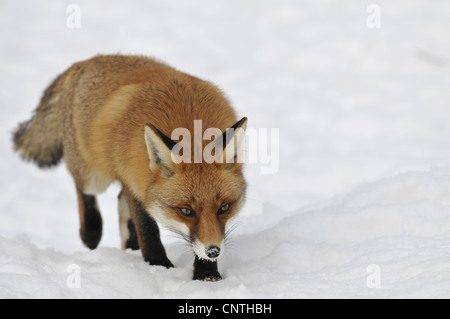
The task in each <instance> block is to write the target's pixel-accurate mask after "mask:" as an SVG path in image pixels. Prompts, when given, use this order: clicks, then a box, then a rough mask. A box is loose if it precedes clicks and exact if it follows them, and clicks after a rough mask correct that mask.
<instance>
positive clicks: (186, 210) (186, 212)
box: [178, 207, 195, 217]
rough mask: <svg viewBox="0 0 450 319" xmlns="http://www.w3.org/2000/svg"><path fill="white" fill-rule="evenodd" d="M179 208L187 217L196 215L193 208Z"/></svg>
mask: <svg viewBox="0 0 450 319" xmlns="http://www.w3.org/2000/svg"><path fill="white" fill-rule="evenodd" d="M178 210H179V211H180V213H181V214H182V215H183V216H186V217H195V212H194V211H193V210H192V209H189V208H185V207H180V208H178Z"/></svg>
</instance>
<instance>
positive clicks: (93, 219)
mask: <svg viewBox="0 0 450 319" xmlns="http://www.w3.org/2000/svg"><path fill="white" fill-rule="evenodd" d="M195 120H201V121H202V127H203V128H202V130H203V131H204V130H205V129H207V128H218V129H220V132H223V137H225V133H227V134H226V138H223V139H222V140H220V141H223V142H222V143H220V144H217V145H220V147H217V148H216V150H215V152H216V154H215V155H216V156H217V154H219V155H220V154H222V156H223V157H225V156H226V155H225V154H227V153H229V152H230V153H231V154H233V152H235V151H236V149H237V148H238V146H239V145H241V144H242V139H243V135H244V134H245V133H244V132H245V129H246V125H247V118H245V117H244V118H242V119H241V120H239V121H237V118H236V114H235V111H234V110H233V108H232V107H231V106H230V103H229V102H228V100H227V99H226V98H225V97H224V95H223V93H222V92H221V91H220V90H219V89H218V88H217V87H215V86H214V85H212V84H211V83H209V82H207V81H203V80H200V79H198V78H196V77H193V76H191V75H188V74H186V73H183V72H180V71H177V70H175V69H173V68H172V67H170V66H168V65H167V64H165V63H163V62H160V61H157V60H155V59H152V58H147V57H142V56H123V55H100V56H96V57H94V58H91V59H89V60H86V61H82V62H79V63H75V64H74V65H72V66H71V67H70V68H69V69H68V70H66V71H65V72H64V73H63V74H61V75H59V76H58V77H57V78H56V80H54V82H53V83H52V84H51V85H50V86H49V87H48V88H47V89H46V90H45V92H44V94H43V97H42V99H41V101H40V104H39V106H38V107H37V109H36V110H35V112H34V114H33V117H32V118H31V119H30V120H29V121H27V122H24V123H21V124H20V125H19V126H18V128H17V129H16V130H15V131H14V133H13V142H14V149H15V150H16V151H17V152H19V153H20V155H21V156H22V158H24V159H25V160H29V161H33V162H35V163H36V164H37V165H38V166H39V167H51V166H54V165H57V164H58V162H59V161H60V160H61V158H64V161H65V163H66V166H67V168H68V170H69V172H70V173H71V175H72V176H73V178H74V182H75V187H76V192H77V196H78V206H79V215H80V237H81V239H82V241H83V243H84V244H85V245H86V246H87V247H88V248H90V249H95V248H96V247H97V245H98V244H99V241H100V239H101V236H102V218H101V215H100V211H99V208H98V205H97V199H96V195H97V194H100V193H102V192H104V191H105V190H106V188H107V187H108V185H110V184H111V183H112V182H114V181H118V182H119V183H120V184H121V186H122V191H121V192H120V194H119V197H118V198H119V204H118V207H119V216H120V235H121V240H122V249H127V248H131V249H133V250H137V249H139V248H140V249H141V251H142V255H143V258H144V259H145V261H147V262H149V263H150V264H151V265H162V266H165V267H167V268H170V267H173V264H172V263H171V262H170V260H169V259H168V258H167V255H166V251H165V249H164V247H163V245H162V242H161V239H160V232H159V228H158V224H161V225H163V226H165V227H167V228H168V229H170V230H172V231H173V232H175V233H178V234H179V235H181V236H182V237H183V238H184V239H185V240H186V241H188V242H189V243H190V244H191V245H192V248H193V251H194V253H195V261H194V276H193V277H194V279H198V280H209V281H216V280H220V279H221V275H220V273H219V272H218V268H217V259H218V257H219V256H221V255H222V254H223V252H224V248H225V247H224V245H225V244H224V242H225V237H226V230H227V223H228V222H229V221H230V220H231V219H232V218H233V217H235V216H236V214H237V213H238V211H239V210H240V208H241V207H242V205H243V203H244V200H245V192H246V182H245V179H244V176H243V172H242V168H243V167H242V165H243V164H242V163H241V162H239V161H236V158H234V159H233V160H232V161H231V162H230V161H228V160H227V161H226V162H225V161H215V162H213V163H211V162H210V161H209V162H208V163H207V162H205V161H202V162H200V163H199V162H198V161H196V162H176V161H174V160H173V152H172V149H173V148H174V146H175V145H176V143H177V142H176V140H173V139H172V137H171V133H172V132H173V131H174V130H175V129H176V128H186V129H187V130H188V131H189V132H190V133H191V134H194V121H195ZM230 129H233V130H232V131H231V135H230V136H231V138H230V136H228V135H229V134H228V132H229V130H230ZM230 141H233V143H231V142H230ZM205 146H206V142H205V141H203V142H202V143H201V145H200V147H201V148H202V149H204V148H205ZM198 147H199V146H198V145H194V144H192V147H190V148H189V149H190V150H191V151H192V153H194V151H198ZM230 148H233V149H232V150H230ZM183 151H184V150H183ZM232 151H233V152H232ZM184 155H186V154H184Z"/></svg>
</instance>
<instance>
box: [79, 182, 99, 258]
mask: <svg viewBox="0 0 450 319" xmlns="http://www.w3.org/2000/svg"><path fill="white" fill-rule="evenodd" d="M77 193H78V207H79V212H80V237H81V240H82V241H83V243H84V244H85V245H86V246H87V247H88V248H90V249H95V248H97V246H98V243H99V242H100V239H101V238H102V225H103V222H102V217H101V216H100V212H99V210H98V206H97V199H96V198H95V196H92V195H86V194H83V193H82V192H81V191H80V190H77Z"/></svg>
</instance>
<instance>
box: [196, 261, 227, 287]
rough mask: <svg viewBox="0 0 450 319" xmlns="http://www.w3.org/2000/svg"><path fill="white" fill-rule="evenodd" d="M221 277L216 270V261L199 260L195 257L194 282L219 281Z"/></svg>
mask: <svg viewBox="0 0 450 319" xmlns="http://www.w3.org/2000/svg"><path fill="white" fill-rule="evenodd" d="M221 279H222V276H221V275H220V274H219V271H218V270H217V261H209V260H206V259H200V258H198V257H197V256H195V261H194V280H204V281H219V280H221Z"/></svg>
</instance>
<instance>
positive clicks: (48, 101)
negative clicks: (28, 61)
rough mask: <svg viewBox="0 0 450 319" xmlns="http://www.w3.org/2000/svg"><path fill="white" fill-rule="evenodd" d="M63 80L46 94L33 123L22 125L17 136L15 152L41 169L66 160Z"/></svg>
mask: <svg viewBox="0 0 450 319" xmlns="http://www.w3.org/2000/svg"><path fill="white" fill-rule="evenodd" d="M59 79H60V77H59V78H57V79H56V80H55V81H54V82H53V83H52V85H50V86H49V87H48V88H47V89H46V90H45V92H44V96H43V97H42V99H41V102H40V104H39V106H38V107H37V109H36V110H35V112H34V115H33V117H32V118H31V120H29V121H26V122H23V123H21V124H19V127H18V128H17V129H16V130H15V131H14V132H13V142H14V149H15V150H16V151H17V152H19V153H20V155H21V156H22V158H24V159H25V160H27V161H33V162H35V163H36V164H37V165H38V166H39V167H50V166H54V165H56V164H58V163H59V161H60V160H61V158H62V156H63V145H62V137H63V134H62V127H63V126H62V125H63V124H62V122H63V118H62V103H61V102H62V101H61V97H60V95H61V90H60V89H59V88H58V86H59V85H58V82H59Z"/></svg>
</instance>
